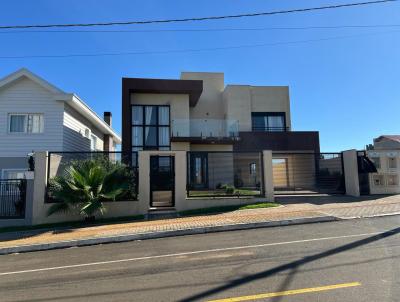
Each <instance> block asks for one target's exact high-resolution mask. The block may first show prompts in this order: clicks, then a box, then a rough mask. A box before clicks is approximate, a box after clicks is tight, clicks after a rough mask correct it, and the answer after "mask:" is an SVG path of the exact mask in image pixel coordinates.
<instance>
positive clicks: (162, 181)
mask: <svg viewBox="0 0 400 302" xmlns="http://www.w3.org/2000/svg"><path fill="white" fill-rule="evenodd" d="M174 159H175V158H174V157H173V156H158V155H152V156H150V207H155V208H162V207H173V206H174V204H175V169H174V166H175V160H174Z"/></svg>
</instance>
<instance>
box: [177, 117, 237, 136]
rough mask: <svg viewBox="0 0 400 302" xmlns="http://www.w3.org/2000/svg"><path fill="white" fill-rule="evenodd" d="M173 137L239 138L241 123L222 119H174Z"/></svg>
mask: <svg viewBox="0 0 400 302" xmlns="http://www.w3.org/2000/svg"><path fill="white" fill-rule="evenodd" d="M171 128H172V137H199V138H200V137H201V138H210V137H215V138H223V137H237V136H239V121H237V120H222V119H221V120H220V119H190V120H188V119H174V120H172V121H171Z"/></svg>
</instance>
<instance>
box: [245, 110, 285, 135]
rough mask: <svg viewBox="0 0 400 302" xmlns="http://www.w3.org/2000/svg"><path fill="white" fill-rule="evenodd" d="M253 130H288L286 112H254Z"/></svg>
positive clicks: (252, 119)
mask: <svg viewBox="0 0 400 302" xmlns="http://www.w3.org/2000/svg"><path fill="white" fill-rule="evenodd" d="M251 122H252V129H253V131H286V118H285V112H252V113H251Z"/></svg>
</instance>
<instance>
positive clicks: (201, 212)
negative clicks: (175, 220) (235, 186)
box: [178, 202, 280, 216]
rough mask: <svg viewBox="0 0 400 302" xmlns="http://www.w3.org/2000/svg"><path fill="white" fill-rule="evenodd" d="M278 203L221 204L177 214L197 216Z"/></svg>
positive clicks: (275, 205)
mask: <svg viewBox="0 0 400 302" xmlns="http://www.w3.org/2000/svg"><path fill="white" fill-rule="evenodd" d="M279 205H280V204H278V203H275V202H258V203H253V204H248V205H234V206H221V207H211V208H204V209H195V210H187V211H182V212H179V213H178V214H179V216H198V215H207V214H217V213H225V212H232V211H237V210H248V209H261V208H274V207H277V206H279Z"/></svg>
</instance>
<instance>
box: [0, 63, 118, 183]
mask: <svg viewBox="0 0 400 302" xmlns="http://www.w3.org/2000/svg"><path fill="white" fill-rule="evenodd" d="M120 143H121V138H120V137H119V135H118V134H117V133H116V132H115V131H114V130H113V129H112V127H111V113H110V112H105V113H104V119H102V118H100V117H99V116H98V115H97V114H96V113H95V112H94V111H93V110H92V109H91V108H90V107H89V106H88V105H86V104H85V103H84V102H83V101H82V100H81V99H80V98H79V97H78V96H77V95H75V94H73V93H66V92H64V91H62V90H61V89H59V88H57V87H55V86H54V85H52V84H50V83H49V82H47V81H46V80H44V79H42V78H40V77H39V76H37V75H35V74H33V73H32V72H30V71H29V70H27V69H20V70H18V71H16V72H14V73H12V74H10V75H8V76H6V77H4V78H3V79H1V80H0V179H1V178H20V177H21V174H22V172H23V171H24V170H26V169H27V167H28V164H27V154H28V153H31V152H32V151H33V152H35V151H79V152H82V151H103V150H104V151H114V150H115V148H116V145H117V144H120Z"/></svg>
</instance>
